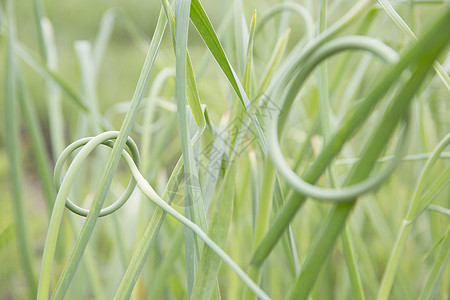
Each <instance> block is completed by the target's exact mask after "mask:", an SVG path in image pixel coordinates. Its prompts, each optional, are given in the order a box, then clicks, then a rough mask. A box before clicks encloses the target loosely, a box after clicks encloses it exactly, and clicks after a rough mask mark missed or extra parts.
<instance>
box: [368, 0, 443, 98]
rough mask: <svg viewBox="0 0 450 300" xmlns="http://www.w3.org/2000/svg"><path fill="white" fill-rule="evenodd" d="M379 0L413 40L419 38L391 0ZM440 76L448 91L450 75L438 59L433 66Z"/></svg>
mask: <svg viewBox="0 0 450 300" xmlns="http://www.w3.org/2000/svg"><path fill="white" fill-rule="evenodd" d="M377 2H378V3H379V4H380V5H381V7H383V9H384V10H385V11H386V13H387V14H388V15H389V17H390V18H391V19H392V20H393V21H394V23H395V24H396V25H397V26H398V27H399V28H400V29H401V30H402V31H403V32H404V33H405V34H406V35H407V36H408V37H409V38H410V39H411V40H413V41H416V40H417V37H416V35H415V34H414V32H413V31H412V30H411V28H410V27H409V26H408V24H406V22H405V21H404V20H403V18H402V17H401V16H400V15H399V14H398V13H397V11H396V10H395V8H394V7H393V6H392V5H391V3H390V2H389V0H377ZM433 68H434V70H435V71H436V74H437V75H438V77H439V78H440V79H441V80H442V83H443V84H444V85H445V87H446V88H447V90H448V91H450V77H449V76H448V74H447V72H446V71H445V69H444V67H443V66H442V65H441V64H440V63H439V62H438V61H436V62H435V63H434V66H433Z"/></svg>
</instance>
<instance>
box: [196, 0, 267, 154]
mask: <svg viewBox="0 0 450 300" xmlns="http://www.w3.org/2000/svg"><path fill="white" fill-rule="evenodd" d="M190 18H191V21H192V23H193V24H194V26H195V28H196V29H197V31H198V32H199V33H200V36H201V37H202V39H203V41H204V42H205V44H206V45H207V47H208V49H209V51H210V52H211V54H212V55H213V57H214V58H215V60H216V62H217V63H218V64H219V66H220V68H221V69H222V71H223V72H224V74H225V76H226V77H227V79H228V81H229V82H230V84H231V86H232V87H233V90H234V91H235V93H236V95H237V96H238V98H239V100H240V102H241V104H242V106H243V108H244V109H245V111H246V112H250V115H251V119H252V122H253V124H254V126H255V130H256V135H257V137H258V141H259V144H260V146H261V148H262V149H263V151H264V152H266V151H267V142H266V140H265V137H264V134H263V132H262V129H261V125H260V123H259V120H258V119H257V117H256V115H255V114H254V113H251V103H250V100H249V98H248V96H247V94H246V92H245V90H244V87H243V86H242V83H241V82H240V80H239V78H238V76H237V74H236V72H235V71H234V69H233V68H232V66H231V64H230V62H229V60H228V58H227V56H226V55H225V52H224V50H223V48H222V46H221V44H220V41H219V39H218V37H217V34H216V32H215V30H214V28H213V26H212V24H211V21H210V20H209V18H208V16H207V14H206V12H205V10H204V9H203V7H202V5H201V3H200V2H199V1H198V0H193V1H192V2H191V12H190Z"/></svg>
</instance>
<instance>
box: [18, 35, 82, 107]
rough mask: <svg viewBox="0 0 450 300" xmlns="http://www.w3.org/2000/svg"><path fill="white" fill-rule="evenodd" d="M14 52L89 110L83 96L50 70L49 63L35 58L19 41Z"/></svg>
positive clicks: (80, 105) (76, 103)
mask: <svg viewBox="0 0 450 300" xmlns="http://www.w3.org/2000/svg"><path fill="white" fill-rule="evenodd" d="M14 53H15V54H16V55H17V56H19V57H20V58H21V59H22V60H23V61H24V62H25V63H26V64H27V65H29V66H30V67H31V68H32V69H34V70H35V71H36V72H37V73H39V74H40V75H41V76H42V77H44V78H47V79H49V80H52V81H53V82H54V83H55V84H57V85H58V86H59V87H60V88H61V90H62V91H64V93H66V94H67V95H68V96H69V99H71V100H73V103H74V104H75V105H76V106H77V107H78V108H79V109H81V110H82V111H84V112H87V111H88V109H87V106H86V104H85V103H84V100H83V98H82V96H80V95H78V93H77V92H75V91H74V90H73V89H72V88H71V87H70V85H69V84H68V83H67V82H66V81H64V80H63V79H62V78H61V77H60V76H59V75H58V74H56V73H55V72H53V71H52V70H50V69H49V68H48V67H47V65H45V64H43V63H42V62H40V61H39V60H38V59H36V58H34V57H33V55H31V54H30V53H29V52H28V51H26V50H25V49H24V48H23V47H22V46H21V45H19V44H17V43H16V44H15V45H14Z"/></svg>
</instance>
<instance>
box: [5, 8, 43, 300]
mask: <svg viewBox="0 0 450 300" xmlns="http://www.w3.org/2000/svg"><path fill="white" fill-rule="evenodd" d="M11 2H12V1H9V2H8V5H9V7H8V8H9V9H8V10H9V12H10V17H12V11H13V5H12V3H11ZM8 25H9V28H8V29H9V32H8V37H7V38H8V39H7V55H6V76H5V85H4V88H5V90H4V93H5V94H4V96H5V112H4V113H5V115H4V122H5V128H7V130H6V132H5V137H4V138H5V141H4V143H5V145H6V154H7V157H8V172H9V176H10V186H11V194H12V197H11V198H12V202H13V203H12V206H13V212H14V223H15V225H16V231H15V233H16V237H17V246H18V251H19V257H20V262H21V264H22V267H23V270H24V275H25V279H26V282H27V288H28V292H29V296H30V298H33V297H34V295H35V294H36V277H35V270H34V267H33V256H32V254H31V249H32V248H31V245H30V236H29V232H28V229H27V228H28V226H27V218H26V213H25V203H24V196H23V186H24V182H23V175H22V165H21V162H20V153H21V151H20V144H19V107H18V105H17V104H18V102H19V101H18V99H17V77H16V62H15V59H14V53H13V49H14V36H13V24H12V21H11V20H10V23H9V24H8Z"/></svg>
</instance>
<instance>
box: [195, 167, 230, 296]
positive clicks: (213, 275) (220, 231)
mask: <svg viewBox="0 0 450 300" xmlns="http://www.w3.org/2000/svg"><path fill="white" fill-rule="evenodd" d="M235 180H236V164H235V163H234V164H233V165H232V166H231V167H230V168H229V169H228V172H227V175H226V176H225V182H224V186H223V191H222V195H221V197H220V199H219V201H216V204H217V205H216V206H215V207H214V211H213V213H212V217H211V221H210V224H209V229H208V236H210V237H211V238H213V239H214V241H216V243H217V245H218V246H219V247H221V248H224V247H225V245H226V241H227V237H228V229H229V226H230V222H231V216H232V214H233V201H234V192H235V191H234V188H235V185H236V184H235ZM220 262H221V260H220V258H219V257H218V256H217V255H216V253H215V252H214V251H213V250H212V249H211V248H209V247H208V248H205V249H203V252H202V256H201V258H200V264H199V269H198V273H197V276H196V277H195V282H194V288H193V290H192V294H191V299H211V295H212V292H213V288H214V286H215V284H214V282H215V281H216V280H217V273H218V272H219V266H220Z"/></svg>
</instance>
